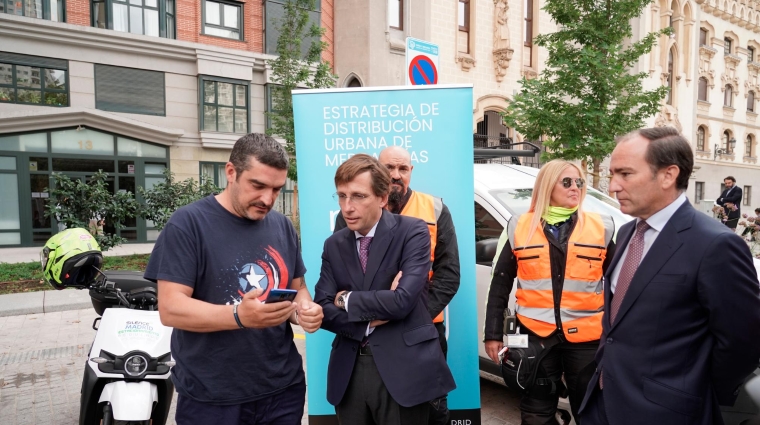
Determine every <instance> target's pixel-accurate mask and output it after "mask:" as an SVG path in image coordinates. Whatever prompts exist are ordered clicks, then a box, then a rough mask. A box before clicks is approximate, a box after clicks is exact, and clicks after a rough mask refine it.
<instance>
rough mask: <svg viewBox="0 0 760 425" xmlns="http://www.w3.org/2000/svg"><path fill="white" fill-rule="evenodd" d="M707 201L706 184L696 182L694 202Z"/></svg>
mask: <svg viewBox="0 0 760 425" xmlns="http://www.w3.org/2000/svg"><path fill="white" fill-rule="evenodd" d="M703 199H705V182H695V184H694V202H699V201H701V200H703Z"/></svg>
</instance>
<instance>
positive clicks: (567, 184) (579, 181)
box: [560, 177, 586, 189]
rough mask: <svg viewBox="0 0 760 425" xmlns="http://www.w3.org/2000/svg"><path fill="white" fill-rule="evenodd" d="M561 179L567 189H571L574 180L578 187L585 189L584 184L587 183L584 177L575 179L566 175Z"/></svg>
mask: <svg viewBox="0 0 760 425" xmlns="http://www.w3.org/2000/svg"><path fill="white" fill-rule="evenodd" d="M560 181H561V182H562V187H564V188H565V189H570V186H572V185H573V182H575V185H576V186H578V189H583V185H584V184H586V180H583V179H582V178H577V179H574V178H571V177H565V178H564V179H562V180H560Z"/></svg>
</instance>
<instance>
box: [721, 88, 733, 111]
mask: <svg viewBox="0 0 760 425" xmlns="http://www.w3.org/2000/svg"><path fill="white" fill-rule="evenodd" d="M723 93H724V94H723V106H728V107H729V108H731V107H733V106H734V89H733V88H732V87H731V85H730V84H726V89H725V91H724V92H723Z"/></svg>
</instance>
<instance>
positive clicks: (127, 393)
mask: <svg viewBox="0 0 760 425" xmlns="http://www.w3.org/2000/svg"><path fill="white" fill-rule="evenodd" d="M171 334H172V328H169V327H166V326H164V325H163V324H161V320H160V318H159V316H158V311H142V310H133V309H126V308H108V309H106V310H105V311H104V313H103V317H102V319H101V321H100V325H99V326H98V333H97V335H96V336H95V341H94V342H93V344H92V349H91V351H90V360H88V361H87V365H88V367H89V368H91V369H92V370H93V372H95V374H96V375H97V377H98V379H108V380H117V381H114V382H110V383H108V384H106V385H105V387H104V388H103V391H102V393H101V394H100V399H99V402H109V403H110V404H111V407H112V409H113V416H114V419H115V420H120V421H144V420H148V419H150V416H151V411H152V409H153V403H154V402H157V401H158V395H157V390H156V385H155V384H153V383H151V382H150V381H151V380H166V379H170V375H171V373H166V374H163V375H145V377H144V378H143V380H140V381H139V382H127V381H126V380H125V378H124V374H123V373H104V372H101V371H100V369H99V367H98V366H99V365H98V364H97V363H95V362H93V361H92V360H91V359H92V358H94V357H102V355H101V350H103V351H106V352H108V353H111V354H113V355H115V356H123V355H125V354H126V353H129V352H131V351H142V352H144V353H146V354H148V355H149V356H151V357H154V358H158V357H161V356H163V355H165V354H167V353H169V351H170V342H171Z"/></svg>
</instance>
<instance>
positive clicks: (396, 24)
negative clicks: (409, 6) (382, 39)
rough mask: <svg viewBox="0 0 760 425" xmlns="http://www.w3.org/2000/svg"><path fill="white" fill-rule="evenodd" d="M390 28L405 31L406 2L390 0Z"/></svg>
mask: <svg viewBox="0 0 760 425" xmlns="http://www.w3.org/2000/svg"><path fill="white" fill-rule="evenodd" d="M388 26H389V27H391V28H395V29H397V30H403V29H404V0H388Z"/></svg>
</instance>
